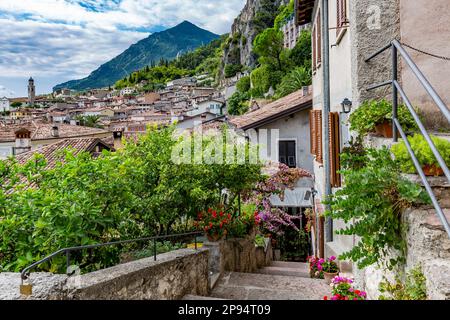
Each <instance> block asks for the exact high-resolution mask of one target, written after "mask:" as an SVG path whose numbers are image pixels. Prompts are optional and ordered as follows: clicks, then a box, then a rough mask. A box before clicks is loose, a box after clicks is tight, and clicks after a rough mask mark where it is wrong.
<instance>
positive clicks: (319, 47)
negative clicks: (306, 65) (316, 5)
mask: <svg viewBox="0 0 450 320" xmlns="http://www.w3.org/2000/svg"><path fill="white" fill-rule="evenodd" d="M321 62H322V25H321V20H320V11H319V13H318V14H317V64H320V63H321Z"/></svg>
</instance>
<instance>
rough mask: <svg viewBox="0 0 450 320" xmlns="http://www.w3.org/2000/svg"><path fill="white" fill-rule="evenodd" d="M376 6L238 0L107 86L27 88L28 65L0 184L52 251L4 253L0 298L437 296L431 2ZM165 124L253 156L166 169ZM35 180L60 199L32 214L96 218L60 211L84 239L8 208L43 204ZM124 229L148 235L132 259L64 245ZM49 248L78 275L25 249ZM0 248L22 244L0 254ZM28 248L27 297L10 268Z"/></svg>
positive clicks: (440, 192)
mask: <svg viewBox="0 0 450 320" xmlns="http://www.w3.org/2000/svg"><path fill="white" fill-rule="evenodd" d="M379 2H381V4H379V6H382V8H383V10H382V11H380V7H379V6H378V4H377V3H375V1H371V0H362V1H353V0H337V1H326V0H292V1H287V0H278V1H270V0H248V1H247V4H246V5H245V7H244V9H243V10H242V12H241V14H240V15H239V16H238V17H237V18H236V19H235V21H234V24H233V26H232V28H231V32H230V33H229V34H227V35H224V36H222V37H221V38H220V39H216V40H215V42H214V41H213V42H212V44H210V45H204V46H200V47H198V48H197V49H196V50H194V51H192V52H190V53H186V54H183V55H180V56H178V57H177V58H175V59H173V60H170V61H169V60H164V59H161V61H159V62H158V63H152V65H149V66H146V67H145V68H143V69H140V70H136V71H134V72H132V73H130V74H129V75H128V76H126V77H124V78H123V79H121V80H118V81H117V82H116V83H115V84H112V85H111V86H109V87H105V88H98V89H88V90H83V91H74V90H71V89H68V88H56V89H55V91H54V92H53V93H52V94H49V95H40V96H37V95H36V93H35V92H36V86H38V85H39V83H35V81H34V80H33V78H30V79H29V81H28V97H23V98H11V99H9V98H6V97H4V98H0V159H3V160H5V161H4V163H5V168H6V166H7V164H8V165H10V166H11V170H9V171H8V170H4V172H5V174H4V178H3V177H2V176H1V175H0V182H2V181H4V182H5V186H4V187H3V189H2V188H0V195H5V197H4V198H5V199H7V200H5V201H10V202H8V203H12V201H18V202H19V203H24V204H25V203H27V206H25V207H27V208H22V209H20V210H23V214H24V215H25V214H27V215H30V217H32V219H36V220H37V221H38V222H39V225H38V226H37V227H34V226H30V225H28V224H27V225H26V226H25V222H23V223H24V228H29V229H30V230H34V229H33V228H36V231H35V232H36V234H38V235H39V236H40V237H42V239H45V238H46V237H48V236H49V234H52V235H55V237H57V238H58V239H59V241H61V243H62V244H63V246H62V247H56V245H48V244H46V246H47V247H46V248H45V250H42V251H37V252H36V253H34V256H33V257H31V258H29V259H28V257H27V258H26V259H28V260H25V261H22V260H20V261H19V260H17V261H13V262H10V263H9V264H7V266H8V268H5V271H7V272H10V274H9V275H7V276H6V275H5V278H6V280H5V282H6V283H7V284H6V285H5V286H4V288H6V289H2V286H1V285H2V284H1V280H2V273H1V272H2V268H0V298H1V297H2V293H3V294H4V296H5V297H7V298H12V299H21V298H22V299H23V298H24V297H25V296H26V297H30V298H31V299H100V300H101V299H149V300H153V299H154V300H157V299H184V300H204V299H232V300H254V299H261V300H271V299H275V300H278V299H280V300H324V299H325V300H376V299H380V300H427V299H428V300H448V299H450V278H449V276H448V275H449V274H450V225H449V219H450V171H449V169H448V166H449V165H450V151H449V150H450V133H449V132H450V111H449V107H448V106H449V104H450V94H449V92H448V90H447V89H448V74H449V73H450V64H449V62H448V58H446V57H448V56H450V46H449V45H448V43H444V42H442V38H443V35H447V36H448V37H450V29H449V28H448V23H447V21H448V18H450V16H449V15H450V7H449V4H448V1H446V0H434V1H430V2H427V3H425V2H423V3H419V2H412V1H403V0H383V1H379ZM324 10H327V14H324ZM418 16H420V17H421V24H420V26H417V25H416V24H417V17H418ZM413 26H415V27H413ZM380 30H382V31H380ZM424 34H427V36H426V37H425V36H424ZM425 50H426V51H425ZM176 129H179V130H186V131H187V132H188V133H189V134H190V135H191V136H193V137H195V135H196V134H198V132H199V131H198V130H199V129H201V130H204V131H207V130H209V129H215V130H216V131H215V133H216V136H221V134H223V132H222V131H221V130H229V131H231V132H233V134H235V135H236V136H237V137H239V138H240V139H242V141H244V142H248V143H249V144H250V145H258V146H262V148H261V149H263V150H262V151H260V150H258V152H261V153H260V155H262V154H263V152H267V155H266V156H267V157H266V159H265V160H268V162H267V163H265V164H264V165H263V164H253V163H248V162H245V161H244V163H239V164H237V165H233V166H228V165H227V164H224V163H218V164H215V165H214V166H210V165H204V164H203V163H202V165H199V166H195V165H192V166H191V165H190V164H189V165H175V164H173V163H171V162H170V154H171V151H173V150H172V149H171V148H175V147H177V145H176V142H174V141H172V140H171V139H170V137H171V134H172V133H173V131H172V130H176ZM186 131H185V132H186ZM200 132H201V131H200ZM208 139H212V138H211V137H209V136H208V137H207V138H205V142H204V144H205V146H207V147H206V149H208V150H210V149H213V148H212V147H211V146H212V145H214V142H212V140H208ZM189 141H191V140H189ZM220 147H222V148H223V147H226V143H225V145H220ZM190 148H191V147H189V149H188V150H189V151H190V152H191V149H190ZM67 150H72V151H73V152H74V153H73V154H71V155H69V156H68V157H66V158H64V157H63V156H62V152H64V151H66V152H67ZM214 150H216V149H214ZM218 150H221V149H218ZM249 150H250V149H249ZM200 151H201V150H200ZM195 152H198V150H194V152H193V153H194V156H195ZM202 152H203V151H202ZM234 152H235V150H234V149H233V154H234ZM246 152H247V149H246ZM219 153H220V152H219ZM236 153H238V151H236ZM244 154H245V155H246V156H248V155H247V154H246V153H245V152H244ZM116 155H117V156H116ZM202 155H203V154H202ZM215 155H217V154H215ZM41 156H42V157H43V158H44V159H45V161H44V162H42V163H40V162H39V159H41V158H40V157H41ZM227 156H228V155H227ZM248 157H250V156H248ZM233 159H234V158H233ZM96 161H97V162H96ZM27 164H28V165H27ZM60 164H61V166H60ZM16 166H25V167H24V168H25V169H23V170H25V171H26V170H30V173H29V175H28V176H27V175H26V174H25V175H23V173H22V171H21V169H18V168H20V167H16ZM27 166H29V167H27ZM270 166H275V167H276V169H275V170H273V167H270ZM30 168H31V169H30ZM0 169H1V168H0ZM47 170H48V171H47ZM1 172H2V171H0V173H1ZM267 172H269V173H267ZM74 177H75V178H74ZM2 179H4V180H2ZM71 179H74V180H73V181H72V180H71ZM92 179H93V180H92ZM11 181H19V182H22V183H23V186H22V187H21V188H18V189H19V190H20V191H19V192H15V186H14V185H13V184H12V183H10V182H11ZM92 181H96V183H95V184H96V185H95V186H92V188H91V184H92V183H91V182H92ZM78 184H79V185H80V186H78ZM41 185H42V186H46V187H48V190H49V191H48V194H50V195H57V196H58V197H59V198H60V199H61V200H58V201H59V202H58V205H55V206H54V207H53V206H52V207H51V208H52V210H55V212H56V213H57V214H58V215H59V217H61V219H60V220H57V222H55V223H57V224H58V226H59V227H61V228H62V229H64V228H65V225H64V223H63V222H61V221H64V219H63V218H62V217H68V216H70V215H71V214H74V212H72V211H70V210H69V209H68V207H69V204H71V203H74V205H73V206H74V207H76V208H77V210H81V211H82V212H84V211H83V210H85V212H89V213H90V214H92V216H95V217H96V218H98V219H99V220H102V219H103V218H104V217H106V216H110V217H111V220H105V221H104V222H103V223H104V224H105V225H106V227H104V226H103V225H102V224H101V223H100V224H99V225H100V226H99V225H97V224H96V225H95V226H94V225H92V224H91V221H88V219H87V218H86V217H80V218H79V219H80V220H77V221H82V222H83V223H84V224H85V225H90V226H92V228H93V229H95V232H94V231H93V232H92V233H89V232H88V231H85V232H86V234H83V236H78V235H71V237H72V238H70V239H69V236H67V237H63V236H61V235H60V233H57V232H55V233H52V232H53V231H52V230H51V228H50V227H48V226H49V225H51V224H52V222H50V220H46V219H50V218H48V217H47V216H46V215H45V214H43V215H42V217H38V218H36V216H35V213H34V212H33V213H30V212H29V211H27V210H28V203H29V202H27V201H31V203H33V205H30V207H32V206H34V207H33V208H35V210H36V212H40V210H42V212H47V211H48V210H49V209H48V208H47V207H45V205H42V203H48V202H49V198H47V197H50V196H49V195H47V194H46V192H41V191H40V190H39V186H41ZM83 186H84V188H83ZM22 188H23V190H31V189H36V190H35V191H30V193H29V194H27V193H20V192H22V191H21V190H22ZM72 190H75V191H73V194H74V195H77V196H80V199H83V201H81V200H80V201H79V202H77V201H78V200H77V198H76V196H73V195H72ZM118 190H120V192H118ZM32 192H36V194H35V195H34V197H35V198H33V199H32V196H30V194H33V193H32ZM7 195H8V196H10V197H11V198H8V197H7ZM100 195H101V196H100ZM30 199H32V200H30ZM90 199H94V200H92V203H91V202H90V201H91V200H90ZM0 201H1V200H0ZM33 201H35V203H34V202H33ZM0 203H1V202H0ZM6 203H7V202H5V204H6ZM86 203H89V204H88V205H87V204H86ZM5 207H6V206H5ZM19 207H20V206H19ZM68 210H69V211H70V213H69V211H68ZM227 210H228V211H227ZM99 212H101V214H100V217H97V214H98V213H99ZM162 212H164V213H162ZM10 213H11V214H12V212H10ZM227 213H229V215H228V219H227ZM166 215H167V216H166ZM5 217H6V215H5ZM77 219H78V218H77ZM105 219H106V218H105ZM208 219H209V220H208ZM219 220H220V221H219ZM1 221H2V214H0V222H1ZM55 221H56V219H55ZM280 221H281V222H280ZM122 222H124V224H125V222H126V227H124V226H123V224H122ZM5 225H6V224H5ZM11 225H12V222H11ZM42 226H44V227H42ZM46 228H48V230H50V231H48V234H47V233H46V232H47V231H45V230H47V229H46ZM224 228H225V229H226V228H228V229H226V231H224ZM0 230H2V229H1V225H0ZM4 230H8V229H7V227H5V229H4ZM43 230H44V231H43ZM111 230H113V231H111ZM294 230H295V231H294ZM80 232H81V231H80ZM121 232H123V233H121ZM140 232H141V233H140ZM11 234H12V235H11V238H13V237H16V238H17V239H19V238H20V235H17V234H14V233H13V232H11ZM74 234H76V232H74ZM117 234H120V235H121V237H119V236H117ZM124 234H125V235H126V236H125V237H123V235H124ZM172 234H175V235H177V234H178V236H179V235H180V234H181V236H182V239H184V240H185V242H186V244H183V245H182V244H181V242H180V243H179V242H176V241H175V240H173V239H171V238H170V237H171V236H172ZM98 235H101V236H98ZM144 236H145V237H157V239H156V238H152V239H151V241H153V242H152V243H151V244H150V245H149V246H147V247H144V249H137V247H132V248H133V250H135V251H136V252H137V253H138V255H137V256H138V257H141V259H142V260H140V259H139V258H138V257H137V256H130V254H129V253H128V252H125V251H120V250H119V249H117V251H113V250H111V251H106V250H105V251H104V252H103V253H104V254H105V256H107V257H108V259H106V258H104V257H103V256H101V254H98V256H97V255H95V254H91V255H90V256H89V257H84V256H82V253H81V251H80V252H79V255H78V256H77V255H76V254H74V252H72V253H71V251H70V250H67V248H68V247H71V246H75V245H80V244H81V243H75V242H76V241H80V242H82V244H84V245H88V244H90V245H92V244H95V243H99V242H105V241H104V240H105V239H106V240H108V241H118V242H120V240H126V239H124V238H128V239H130V238H131V239H132V238H139V237H144ZM158 237H168V239H169V240H167V239H165V240H167V242H158V244H157V241H159V240H160V238H158ZM186 237H187V238H186ZM146 239H147V238H146ZM28 241H31V240H28ZM36 241H37V240H36ZM180 241H181V240H180ZM0 245H1V244H0ZM33 245H35V244H34V243H33ZM120 245H121V244H120ZM157 245H158V250H159V248H160V247H159V246H161V247H163V246H168V247H169V248H168V249H165V248H164V249H161V250H160V251H157V248H156V247H157ZM5 247H8V246H7V245H6V244H5ZM63 248H66V249H63ZM130 248H131V247H130ZM60 249H63V251H62V253H61V255H60V258H61V259H62V260H64V259H66V258H67V260H68V261H69V260H70V259H71V254H73V256H72V259H78V261H83V266H84V267H86V268H87V270H89V272H88V273H86V274H83V275H82V276H81V279H82V280H83V281H85V282H83V285H78V286H77V285H72V284H70V283H69V282H68V281H70V277H67V276H66V275H65V274H64V272H61V270H63V269H64V267H65V265H64V266H63V264H64V263H61V261H62V260H61V261H56V262H49V260H45V259H46V258H45V257H46V256H47V255H49V254H51V253H52V252H58V251H57V250H60ZM125 249H126V248H125ZM14 250H17V252H19V253H23V252H25V250H22V249H20V248H19V249H11V248H10V247H8V251H7V254H5V256H7V255H9V257H12V256H14V255H15V254H17V252H16V251H14ZM20 250H22V251H20ZM139 250H140V251H139ZM135 251H133V253H134V254H135V253H136V252H135ZM139 254H140V255H139ZM1 259H2V258H1V257H0V262H2V263H3V262H4V261H2V260H1ZM41 259H43V260H41ZM96 259H98V260H96ZM39 260H40V262H41V265H40V267H39V268H40V269H39V270H41V271H42V272H44V273H43V274H39V275H36V277H38V276H39V277H40V278H34V279H37V280H36V283H37V284H38V285H36V286H34V287H33V290H36V291H33V292H36V294H35V293H33V294H31V291H27V290H31V289H30V288H31V285H28V281H30V279H31V280H33V273H31V275H30V274H29V273H26V272H25V271H27V272H29V269H26V270H25V271H23V270H24V269H23V268H25V267H29V266H30V265H31V263H34V262H36V261H39ZM180 261H181V262H180ZM119 262H120V263H119ZM53 263H54V264H53ZM58 263H59V264H58ZM96 263H97V264H96ZM67 265H69V262H67ZM97 265H100V266H101V267H102V268H101V270H100V271H98V270H95V269H94V266H97ZM33 267H36V266H33ZM49 270H58V271H59V274H58V275H57V276H56V277H53V276H52V275H50V273H49ZM130 270H132V271H130ZM19 271H22V275H19V274H18V272H19ZM93 271H95V272H93ZM14 272H15V273H14ZM31 272H34V271H33V270H31ZM45 272H47V273H45ZM131 272H132V273H133V275H132V276H130V273H131ZM19 277H21V281H22V287H21V290H22V289H23V292H21V294H19V293H18V292H15V291H14V292H12V289H11V288H12V287H13V285H12V283H15V282H14V281H16V282H17V281H18V279H19ZM30 277H31V278H30ZM127 277H129V278H130V279H131V280H129V281H128V280H127V279H128V278H127ZM133 277H138V278H139V280H136V278H133ZM153 277H157V279H158V281H156V282H155V281H153V280H152V279H154V278H153ZM119 278H120V279H121V280H117V279H119ZM68 279H69V280H68ZM124 279H125V280H124ZM199 279H200V280H199ZM24 281H25V282H26V283H25V285H24ZM137 282H139V283H140V285H136V283H137ZM43 283H44V284H43ZM160 283H163V284H164V285H162V284H160ZM166 284H167V286H166ZM330 284H331V287H330ZM61 286H67V287H64V288H65V289H64V290H60V289H58V288H60V287H61ZM330 288H331V289H330ZM342 288H344V289H345V292H346V293H345V294H342V291H339V289H342ZM344 289H342V290H344ZM2 290H3V291H2ZM5 292H6V293H5ZM26 292H28V293H26ZM33 295H34V296H33ZM26 297H25V298H26ZM345 298H346V299H345Z"/></svg>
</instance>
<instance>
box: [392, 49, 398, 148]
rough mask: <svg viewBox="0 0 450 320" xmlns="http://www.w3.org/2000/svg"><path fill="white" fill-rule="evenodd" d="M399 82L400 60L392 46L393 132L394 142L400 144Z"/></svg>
mask: <svg viewBox="0 0 450 320" xmlns="http://www.w3.org/2000/svg"><path fill="white" fill-rule="evenodd" d="M397 80H398V58H397V48H396V47H395V46H394V45H393V46H392V132H393V138H394V142H398V130H397V126H396V125H395V120H396V119H397V117H398V91H397V86H396V85H395V83H396V82H397Z"/></svg>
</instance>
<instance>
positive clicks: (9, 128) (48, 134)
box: [0, 121, 108, 142]
mask: <svg viewBox="0 0 450 320" xmlns="http://www.w3.org/2000/svg"><path fill="white" fill-rule="evenodd" d="M54 126H57V127H58V131H59V137H58V138H57V139H62V138H78V137H85V136H89V135H97V134H103V133H108V131H106V130H103V129H96V128H89V127H82V126H73V125H69V124H53V123H39V122H34V121H33V122H28V123H22V124H14V125H0V142H8V141H14V140H15V135H14V132H15V131H16V130H18V129H22V128H25V129H28V130H30V131H31V139H32V140H47V139H55V137H53V135H52V128H53V127H54Z"/></svg>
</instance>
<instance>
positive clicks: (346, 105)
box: [341, 98, 353, 113]
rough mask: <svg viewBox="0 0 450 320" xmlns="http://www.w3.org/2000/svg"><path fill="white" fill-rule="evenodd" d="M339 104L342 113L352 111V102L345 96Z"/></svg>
mask: <svg viewBox="0 0 450 320" xmlns="http://www.w3.org/2000/svg"><path fill="white" fill-rule="evenodd" d="M341 106H342V112H343V113H350V112H352V106H353V103H352V102H351V101H350V100H349V99H348V98H345V99H344V101H342V103H341Z"/></svg>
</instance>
